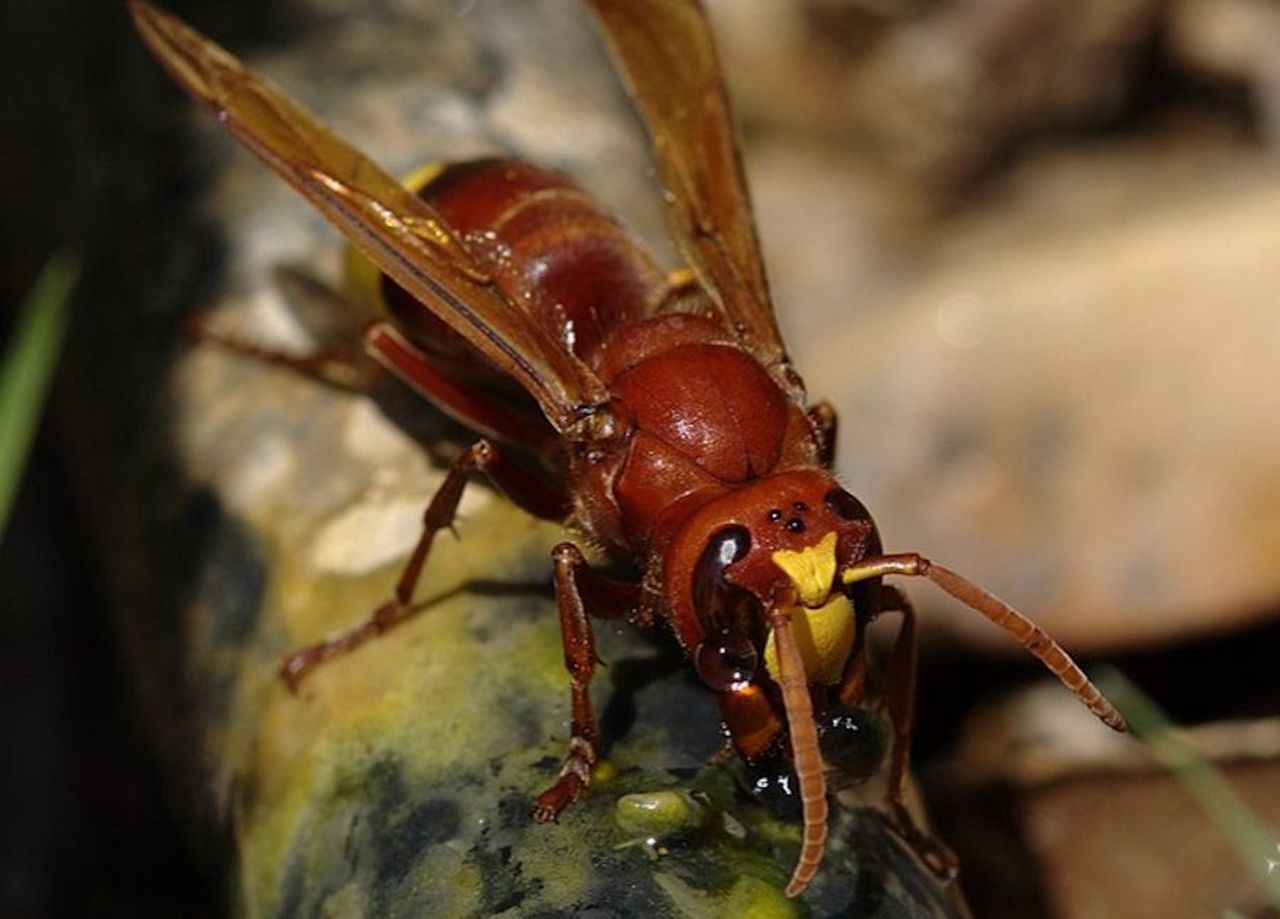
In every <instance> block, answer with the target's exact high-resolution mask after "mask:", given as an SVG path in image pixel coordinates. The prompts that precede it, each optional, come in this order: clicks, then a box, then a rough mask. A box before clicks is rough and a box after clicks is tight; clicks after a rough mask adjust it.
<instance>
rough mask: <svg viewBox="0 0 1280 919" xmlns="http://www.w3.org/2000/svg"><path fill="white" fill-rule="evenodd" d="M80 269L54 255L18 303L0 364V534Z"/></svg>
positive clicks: (33, 428) (28, 446)
mask: <svg viewBox="0 0 1280 919" xmlns="http://www.w3.org/2000/svg"><path fill="white" fill-rule="evenodd" d="M79 273H80V268H79V265H78V264H77V262H76V260H75V259H74V258H72V257H70V256H67V255H61V254H60V255H55V256H53V257H52V258H50V259H49V261H48V262H47V263H46V264H45V267H44V270H43V271H41V272H40V277H39V278H37V279H36V283H35V286H34V287H33V288H32V289H31V293H30V294H29V295H28V296H27V300H26V302H25V303H24V304H23V305H22V312H21V313H20V314H19V316H18V321H17V323H16V324H15V326H14V328H13V334H12V337H11V338H10V340H9V347H8V350H7V351H6V353H5V356H4V363H3V364H2V365H0V533H3V532H4V527H5V523H6V522H7V521H8V519H9V511H10V510H11V509H12V506H13V498H14V495H15V494H16V493H17V490H18V480H19V479H20V478H21V476H22V467H23V466H24V465H25V463H26V461H27V454H28V453H30V452H31V441H32V439H33V438H34V437H35V431H36V423H37V422H38V421H39V419H40V410H41V408H42V407H43V405H44V400H45V394H46V392H47V391H48V389H49V381H50V380H51V379H52V378H53V369H54V367H55V366H56V365H57V363H58V352H59V351H61V349H62V339H63V336H64V335H65V334H66V328H67V302H68V301H69V300H70V297H71V291H72V288H73V287H74V286H75V283H76V278H77V276H78V275H79Z"/></svg>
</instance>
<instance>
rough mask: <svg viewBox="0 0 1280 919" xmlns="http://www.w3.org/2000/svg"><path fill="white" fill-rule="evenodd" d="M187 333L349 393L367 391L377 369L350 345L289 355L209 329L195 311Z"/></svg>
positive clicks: (224, 348)
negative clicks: (349, 346) (348, 346)
mask: <svg viewBox="0 0 1280 919" xmlns="http://www.w3.org/2000/svg"><path fill="white" fill-rule="evenodd" d="M187 325H188V329H189V330H190V332H191V334H192V335H193V336H195V337H196V338H198V339H199V340H200V341H204V342H209V343H210V344H213V345H217V346H218V347H219V348H221V349H223V350H224V351H230V352H232V353H233V354H239V355H242V356H244V357H251V358H253V359H254V360H257V361H261V362H262V363H264V364H271V365H272V366H273V367H283V368H285V369H286V370H292V371H293V372H294V373H297V374H301V375H302V376H304V377H307V378H308V379H311V380H315V381H316V382H318V383H324V384H325V385H327V386H333V387H336V388H338V389H345V390H349V391H352V392H360V393H364V392H368V391H369V390H370V389H371V387H372V386H373V381H374V379H375V378H376V376H377V374H378V368H377V367H376V366H375V365H374V364H373V363H372V362H370V361H369V359H368V358H367V357H365V356H364V355H363V354H361V353H360V352H359V351H358V350H354V349H350V348H341V347H334V348H326V349H324V350H321V351H317V352H315V353H314V354H289V353H287V352H284V351H277V350H275V349H273V348H264V347H262V346H260V345H257V344H255V343H254V342H251V341H249V340H248V339H245V338H241V337H239V336H237V335H231V334H228V333H226V332H220V331H218V330H216V329H214V328H212V327H211V326H210V325H209V324H208V323H207V322H206V321H205V317H204V315H202V314H199V313H197V314H196V315H194V316H192V317H191V319H190V320H189V321H188V324H187Z"/></svg>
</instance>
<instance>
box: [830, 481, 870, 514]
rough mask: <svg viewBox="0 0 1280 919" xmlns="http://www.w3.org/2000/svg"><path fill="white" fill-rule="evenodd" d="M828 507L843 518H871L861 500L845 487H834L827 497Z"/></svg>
mask: <svg viewBox="0 0 1280 919" xmlns="http://www.w3.org/2000/svg"><path fill="white" fill-rule="evenodd" d="M825 501H826V504H827V507H829V508H831V510H832V512H833V513H835V515H836V516H837V517H839V518H841V519H842V520H869V519H870V518H871V515H870V514H869V513H867V509H866V507H865V506H864V505H863V503H862V502H861V501H859V500H858V499H857V498H855V497H854V496H853V495H851V494H849V493H848V492H847V491H845V490H844V489H843V488H833V489H832V490H831V491H829V492H827V497H826V498H825Z"/></svg>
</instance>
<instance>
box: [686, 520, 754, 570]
mask: <svg viewBox="0 0 1280 919" xmlns="http://www.w3.org/2000/svg"><path fill="white" fill-rule="evenodd" d="M750 549H751V533H750V532H748V530H747V528H746V527H740V526H730V527H725V528H724V529H723V530H721V531H720V532H718V533H716V534H715V535H714V536H712V537H711V541H710V542H709V543H707V548H706V550H705V551H703V553H702V558H701V560H700V561H699V567H701V566H702V565H714V566H715V567H717V568H719V569H720V570H721V571H723V570H724V569H725V568H728V567H729V566H730V565H732V564H733V563H734V562H736V561H739V560H740V559H741V558H742V557H743V556H744V555H746V554H747V552H748V551H749V550H750Z"/></svg>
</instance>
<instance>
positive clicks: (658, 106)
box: [588, 0, 786, 366]
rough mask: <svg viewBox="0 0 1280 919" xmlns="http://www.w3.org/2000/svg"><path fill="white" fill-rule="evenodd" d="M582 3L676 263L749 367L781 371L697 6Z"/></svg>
mask: <svg viewBox="0 0 1280 919" xmlns="http://www.w3.org/2000/svg"><path fill="white" fill-rule="evenodd" d="M588 2H589V3H590V5H591V7H592V8H593V9H594V10H595V13H596V17H597V18H598V20H599V22H600V26H601V29H602V31H603V32H604V35H605V37H606V38H607V39H608V42H609V46H610V50H611V51H612V52H613V57H614V62H615V63H616V64H617V66H618V69H619V70H620V71H621V72H622V74H623V77H624V79H625V81H626V84H627V89H628V91H629V92H630V93H631V96H632V98H633V99H634V100H635V104H636V107H637V108H638V109H639V110H640V114H641V116H642V117H643V118H644V121H645V124H646V125H647V126H648V129H649V134H650V136H651V137H652V138H653V146H654V155H655V157H656V158H657V162H658V170H659V177H660V179H661V182H662V185H663V191H664V194H663V197H664V199H665V201H664V204H665V209H666V215H667V223H668V225H669V227H670V230H671V233H672V236H673V237H674V238H675V243H676V245H677V247H678V248H679V249H680V253H681V255H683V256H684V258H685V259H687V260H688V262H689V265H690V267H692V268H693V270H694V273H695V274H696V275H697V277H698V280H699V281H700V282H701V283H702V286H703V287H704V288H705V289H706V291H707V293H708V294H709V295H710V297H711V299H712V301H713V302H714V303H715V305H716V307H717V308H718V309H719V311H720V312H721V313H722V314H723V316H724V317H725V319H726V320H727V321H728V322H729V324H730V325H731V326H732V327H733V328H734V329H736V330H737V332H738V335H739V336H740V337H741V338H742V339H743V341H744V343H745V344H746V345H747V346H748V347H749V348H751V350H752V351H753V352H754V353H755V354H756V355H757V357H759V358H760V359H761V360H763V361H764V362H765V363H766V364H767V365H769V366H774V365H777V364H780V363H783V362H785V360H786V348H785V346H784V345H783V343H782V336H781V335H780V334H779V332H778V326H777V322H776V321H775V319H774V316H773V308H772V306H771V304H770V300H769V287H768V283H767V282H766V281H765V274H764V264H763V262H762V261H761V258H760V243H759V241H758V240H757V238H756V230H755V222H754V220H753V219H752V216H751V202H750V199H749V198H748V196H747V186H746V182H745V180H744V178H743V172H742V162H741V160H740V159H739V156H738V145H737V141H736V137H735V134H734V130H733V123H732V119H731V117H730V113H729V103H728V99H727V97H726V96H725V90H724V83H723V81H722V79H721V76H720V65H719V61H718V59H717V57H716V51H715V46H714V45H713V44H712V41H711V30H710V27H709V25H708V23H707V19H706V14H705V13H704V12H703V10H702V7H701V6H700V5H699V3H698V2H697V0H588Z"/></svg>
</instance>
